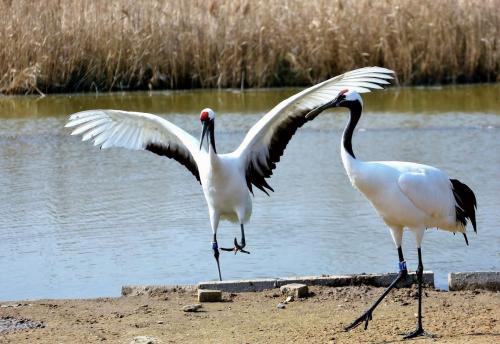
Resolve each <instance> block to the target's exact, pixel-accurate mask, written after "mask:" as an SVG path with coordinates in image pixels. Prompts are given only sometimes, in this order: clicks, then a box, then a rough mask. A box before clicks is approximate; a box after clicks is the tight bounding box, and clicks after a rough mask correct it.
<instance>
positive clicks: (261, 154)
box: [234, 67, 394, 194]
mask: <svg viewBox="0 0 500 344" xmlns="http://www.w3.org/2000/svg"><path fill="white" fill-rule="evenodd" d="M393 73H394V72H393V71H391V70H389V69H386V68H381V67H366V68H360V69H356V70H353V71H350V72H347V73H345V74H342V75H339V76H336V77H334V78H331V79H329V80H326V81H324V82H322V83H319V84H317V85H315V86H312V87H310V88H307V89H305V90H303V91H302V92H300V93H297V94H295V95H293V96H291V97H290V98H287V99H285V100H284V101H282V102H281V103H279V104H278V105H276V106H275V107H274V108H273V109H272V110H271V111H269V112H268V113H267V114H266V115H265V116H264V117H262V118H261V119H260V120H259V121H258V122H257V123H256V124H255V125H254V126H253V127H252V128H251V129H250V130H249V132H248V134H247V135H246V136H245V138H244V139H243V142H242V143H241V145H240V146H239V147H238V149H237V150H236V151H235V152H234V153H235V154H237V155H238V156H239V157H240V158H241V159H242V160H243V161H244V163H245V169H246V180H247V185H248V188H249V189H250V191H251V192H252V184H253V185H255V186H256V187H257V188H259V189H260V190H262V191H264V192H265V193H266V194H268V193H267V191H266V189H268V190H271V191H274V190H273V189H272V188H271V186H269V184H267V182H266V180H265V178H269V177H270V176H271V175H272V170H273V169H274V168H276V163H277V162H279V161H280V157H281V156H282V155H283V152H284V151H285V148H286V146H287V144H288V142H289V141H290V139H291V138H292V136H293V135H294V134H295V132H296V131H297V129H298V128H300V127H301V126H302V125H304V123H305V122H307V121H308V119H306V118H305V115H306V114H307V113H308V112H309V111H311V110H313V109H314V108H316V107H319V106H321V105H324V104H325V103H327V102H328V101H331V100H332V99H333V98H335V97H336V96H337V95H338V93H339V92H340V91H341V90H343V89H345V88H348V89H349V90H353V91H356V92H359V93H364V92H370V90H371V89H382V88H383V86H381V85H387V84H389V81H388V80H390V79H392V76H391V75H392V74H393Z"/></svg>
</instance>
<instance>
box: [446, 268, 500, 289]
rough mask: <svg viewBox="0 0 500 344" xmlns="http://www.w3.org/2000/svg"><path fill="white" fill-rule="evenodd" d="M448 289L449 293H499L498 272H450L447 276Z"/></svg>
mask: <svg viewBox="0 0 500 344" xmlns="http://www.w3.org/2000/svg"><path fill="white" fill-rule="evenodd" d="M448 288H449V289H450V291H455V290H474V289H485V290H491V291H500V271H481V272H451V273H449V274H448Z"/></svg>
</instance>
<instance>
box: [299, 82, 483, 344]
mask: <svg viewBox="0 0 500 344" xmlns="http://www.w3.org/2000/svg"><path fill="white" fill-rule="evenodd" d="M331 107H346V108H348V109H349V110H350V117H349V122H348V124H347V126H346V128H345V129H344V133H343V135H342V144H341V147H340V150H341V157H342V163H343V165H344V168H345V170H346V172H347V175H348V177H349V179H350V181H351V183H352V185H353V186H354V187H356V188H357V189H358V190H359V191H361V193H363V195H364V196H365V197H366V198H367V199H368V200H369V201H370V202H371V204H372V205H373V206H374V208H375V209H376V210H377V212H378V213H379V215H380V216H381V217H382V219H383V220H384V222H385V223H386V224H387V225H388V226H389V228H390V230H391V234H392V238H393V240H394V244H395V245H396V248H397V249H398V255H399V267H400V271H399V275H398V277H397V278H396V280H394V282H393V283H392V284H391V285H390V286H389V288H387V290H386V291H385V292H384V293H383V294H382V296H381V297H380V298H379V299H378V300H377V301H376V302H375V303H374V304H373V305H372V306H371V307H370V308H369V309H368V310H367V311H366V312H365V313H364V314H363V315H362V316H361V317H359V318H358V319H356V320H355V321H354V322H353V323H351V324H350V325H349V326H348V327H347V329H352V328H355V327H357V326H358V325H359V324H361V323H362V322H363V321H364V322H365V329H366V328H367V327H368V322H369V321H370V320H371V319H372V313H373V311H374V310H375V308H376V307H377V305H378V304H379V303H380V302H381V301H382V299H383V298H384V297H385V296H386V295H387V293H388V292H389V291H390V290H391V289H392V288H393V287H394V286H395V285H396V284H397V283H398V282H399V281H400V280H401V279H402V278H405V277H406V276H407V268H406V263H405V261H404V258H403V251H402V248H401V244H402V239H403V229H404V228H408V229H410V231H412V232H413V234H414V235H415V240H416V244H417V249H418V259H419V264H418V270H417V279H418V286H419V303H418V323H417V329H416V330H415V331H414V332H412V333H410V334H409V335H408V336H406V338H412V337H416V336H420V335H425V332H424V330H423V327H422V299H421V288H422V274H423V263H422V255H421V244H422V239H423V236H424V232H425V230H426V229H427V228H434V227H437V228H440V229H444V230H448V231H451V232H460V233H463V235H464V237H465V241H466V243H467V244H468V240H467V236H466V235H465V226H466V224H467V220H470V222H471V223H472V226H473V228H474V231H476V218H475V209H476V197H475V195H474V193H473V192H472V190H471V189H470V188H469V187H468V186H467V185H465V184H462V183H461V182H460V181H458V180H456V179H450V178H448V176H446V174H444V173H443V172H442V171H441V170H439V169H437V168H435V167H432V166H427V165H421V164H416V163H413V162H402V161H369V162H365V161H362V160H360V159H357V158H356V156H355V155H354V151H353V149H352V135H353V133H354V129H355V127H356V124H357V123H358V121H359V119H360V117H361V112H362V110H363V101H362V99H361V96H360V95H359V94H358V93H357V92H356V90H353V89H351V88H346V89H344V90H342V91H340V93H339V94H338V96H337V97H336V98H335V99H333V100H332V101H330V102H328V103H326V104H324V105H322V106H320V107H318V108H316V109H314V110H313V111H311V112H310V113H309V114H307V115H306V117H307V118H308V119H313V118H314V117H316V116H317V115H318V114H320V113H321V112H322V111H324V110H325V109H327V108H331Z"/></svg>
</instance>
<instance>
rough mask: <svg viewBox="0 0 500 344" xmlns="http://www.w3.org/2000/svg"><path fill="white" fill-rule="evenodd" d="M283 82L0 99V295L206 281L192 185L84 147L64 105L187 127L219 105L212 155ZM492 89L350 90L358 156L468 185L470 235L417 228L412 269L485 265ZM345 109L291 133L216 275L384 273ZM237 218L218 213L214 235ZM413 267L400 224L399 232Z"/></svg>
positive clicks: (497, 181) (495, 223) (186, 178)
mask: <svg viewBox="0 0 500 344" xmlns="http://www.w3.org/2000/svg"><path fill="white" fill-rule="evenodd" d="M295 91H296V90H290V89H279V90H259V91H247V92H244V93H240V92H236V91H234V92H233V91H195V92H159V93H152V94H150V93H123V94H120V93H117V94H108V95H71V96H67V95H56V96H49V97H45V98H37V97H2V98H0V162H1V163H0V190H1V191H2V192H1V193H0V219H1V220H0V271H1V275H0V276H1V277H0V300H14V299H33V298H65V297H95V296H111V295H118V294H119V293H120V288H121V286H122V285H124V284H152V283H154V284H172V283H196V282H199V281H203V280H211V279H216V277H217V271H216V266H215V262H214V261H213V257H212V253H211V246H210V241H211V230H210V226H209V222H208V212H207V208H206V204H205V201H204V198H203V195H202V191H201V188H200V186H199V184H198V183H197V181H196V180H195V178H194V177H193V176H192V175H191V174H190V173H188V172H187V171H186V170H185V169H184V167H182V166H181V165H179V164H177V163H176V162H175V161H172V160H169V159H166V158H159V157H157V156H156V155H154V154H151V153H149V152H136V151H128V150H124V149H111V150H106V151H99V150H98V149H96V148H95V147H93V146H92V145H91V144H88V143H81V142H80V141H79V139H78V138H75V137H71V136H69V134H68V130H65V129H64V128H63V125H64V123H65V120H66V116H67V115H68V114H70V113H73V112H76V111H79V110H83V109H92V108H120V109H128V110H140V111H148V112H153V113H157V114H161V115H164V116H165V117H167V118H168V119H169V120H171V121H172V122H174V123H175V124H177V125H179V126H181V127H183V128H185V129H187V130H188V131H189V132H191V133H192V134H194V135H196V136H198V135H199V131H200V123H199V120H198V114H199V111H200V109H201V108H203V107H206V106H210V107H212V108H214V109H215V110H216V111H217V113H218V118H217V124H216V135H217V143H218V146H219V147H218V148H219V150H220V151H221V152H227V151H230V150H232V149H234V148H235V147H237V145H238V144H239V142H240V141H241V140H242V139H243V137H244V135H245V133H246V131H247V130H248V129H249V128H250V127H251V126H252V125H253V124H254V123H255V122H256V121H257V120H258V119H259V118H260V116H261V115H262V114H263V113H264V112H265V111H266V110H267V109H270V108H271V107H272V106H273V105H274V104H276V103H278V102H279V101H280V100H281V99H283V98H285V97H286V96H288V95H291V94H293V93H294V92H295ZM499 94H500V85H499V84H497V85H487V86H485V85H477V86H461V87H445V88H408V89H399V90H397V89H393V90H388V91H384V92H377V93H373V94H370V95H367V96H365V98H364V99H365V113H364V116H363V117H362V119H361V122H360V124H359V130H358V131H357V132H356V134H355V136H354V149H355V152H356V153H357V155H358V156H359V157H360V158H362V159H366V160H409V161H418V162H421V163H426V164H430V165H434V166H437V167H439V168H441V169H443V170H444V171H446V172H447V173H448V175H449V176H451V177H454V178H458V179H460V180H462V181H463V182H465V183H467V184H468V185H469V186H471V187H472V188H473V189H474V191H475V192H476V195H477V198H478V204H479V208H478V214H477V216H478V235H477V236H476V235H474V234H472V233H471V234H469V241H470V246H469V247H466V246H465V243H464V240H463V238H462V236H461V235H456V236H453V235H452V234H450V233H447V232H439V231H435V230H431V231H428V232H427V234H426V236H425V238H424V246H423V257H424V266H425V268H426V269H428V270H433V271H434V272H435V273H436V280H437V285H438V286H439V287H445V286H446V278H447V273H448V272H450V271H468V270H499V269H500V231H499V228H498V227H499V224H500V210H499V206H500V196H499V195H500V178H499V176H500V153H499V152H500V97H499ZM346 119H347V116H346V113H345V111H337V113H333V112H330V113H328V114H323V115H321V116H319V117H318V118H317V119H316V120H315V121H313V122H312V123H309V124H307V125H306V126H305V127H304V128H302V129H301V130H299V132H298V133H297V134H296V135H295V136H294V138H293V139H292V141H291V142H290V144H289V146H288V147H287V149H286V151H285V155H284V157H283V159H282V161H281V162H280V163H279V164H278V168H277V169H276V170H275V174H274V176H273V178H272V179H271V181H270V184H271V185H272V186H273V187H274V189H275V190H276V192H275V193H274V194H272V195H271V197H267V196H266V195H265V194H263V193H261V192H260V191H258V190H257V191H256V197H255V198H254V212H253V215H252V219H251V221H250V223H249V224H248V225H247V226H246V235H247V248H248V250H249V251H251V254H250V255H243V254H238V255H236V256H234V255H233V254H231V253H222V254H221V266H222V273H223V277H224V278H225V279H248V278H255V277H284V276H292V275H318V274H343V273H361V272H387V271H395V270H396V269H397V252H396V250H395V249H394V247H393V243H392V240H391V237H390V234H389V231H388V229H387V228H386V226H385V225H384V224H383V222H382V220H381V219H380V218H379V217H378V216H377V215H376V213H375V211H374V210H373V209H372V207H371V206H370V204H369V203H368V202H367V201H366V200H365V199H364V198H363V196H362V195H361V194H360V193H359V192H357V191H356V190H354V189H353V188H352V187H351V185H350V184H349V181H348V179H347V177H346V175H345V172H344V170H343V168H342V165H341V162H340V156H339V141H340V135H341V130H342V128H343V126H344V124H345V122H346ZM236 235H237V236H238V237H239V228H238V226H236V225H234V224H231V223H227V222H223V223H221V226H220V227H219V244H220V245H221V246H230V245H231V243H232V240H233V237H234V236H236ZM404 249H405V256H406V259H407V261H408V265H409V267H410V269H413V270H414V269H416V249H415V248H414V241H413V238H412V237H411V233H409V232H408V233H406V235H405V240H404Z"/></svg>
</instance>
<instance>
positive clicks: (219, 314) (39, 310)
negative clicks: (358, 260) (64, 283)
mask: <svg viewBox="0 0 500 344" xmlns="http://www.w3.org/2000/svg"><path fill="white" fill-rule="evenodd" d="M383 290H384V289H383V288H379V287H371V286H365V285H362V286H347V287H329V286H312V287H310V288H309V295H308V297H306V298H300V299H294V300H291V301H288V302H287V301H285V298H286V295H282V294H281V293H280V292H279V290H276V289H271V290H265V291H262V292H242V293H223V297H222V302H210V303H202V304H201V305H202V306H201V308H199V309H198V310H197V311H195V312H186V311H184V310H183V308H184V307H185V306H188V305H193V304H196V303H198V301H197V294H196V291H195V290H187V289H183V288H178V289H176V290H173V289H171V290H164V291H163V292H158V293H151V294H149V295H138V296H128V297H118V298H96V299H86V300H38V301H33V302H29V303H28V302H26V303H15V302H14V303H9V305H10V306H7V307H1V308H0V342H1V343H20V342H28V343H40V344H48V343H56V342H63V343H102V342H106V343H140V342H139V341H138V339H137V338H138V337H140V336H145V337H148V338H150V340H152V341H151V343H181V342H182V343H214V342H217V343H235V342H237V343H240V342H242V343H243V342H249V343H283V342H296V343H305V342H307V343H351V342H352V343H359V342H364V343H380V342H387V341H391V342H392V341H399V340H401V333H404V332H409V331H412V330H413V329H414V327H415V315H414V314H415V313H416V306H417V300H416V299H417V293H416V287H412V288H398V289H395V290H394V291H393V292H391V293H390V294H389V295H388V296H387V298H386V299H385V300H384V301H383V302H382V303H381V304H380V306H379V307H378V308H377V310H376V311H375V312H374V317H373V320H372V321H371V322H370V325H369V328H368V330H367V331H364V330H363V329H362V328H361V327H359V328H357V329H355V330H353V331H350V332H345V331H344V330H343V328H344V326H346V325H347V324H349V323H350V322H351V321H352V320H353V319H355V318H356V317H357V316H358V315H359V314H360V313H361V312H362V311H364V310H365V309H366V308H367V307H368V306H369V305H370V304H371V303H372V302H373V301H374V300H375V299H376V297H377V296H378V295H380V294H381V293H382V292H383ZM423 302H424V303H423V309H424V310H423V312H424V313H423V314H424V320H423V322H424V328H425V330H426V331H428V332H430V333H432V334H434V335H437V336H438V338H439V342H440V343H492V342H495V341H498V339H499V338H500V298H499V297H498V293H497V292H490V291H484V290H466V291H451V292H441V291H439V290H435V289H433V288H429V287H427V288H424V300H423ZM279 304H282V305H284V306H279ZM2 305H3V306H6V305H5V303H2ZM14 323H15V324H17V325H18V328H17V329H14V330H12V329H11V330H8V328H7V327H5V325H6V324H14ZM2 324H3V326H4V327H3V329H2ZM495 338H496V339H495ZM134 340H136V341H134ZM435 340H436V339H433V338H422V339H419V341H418V342H419V343H433V342H435Z"/></svg>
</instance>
